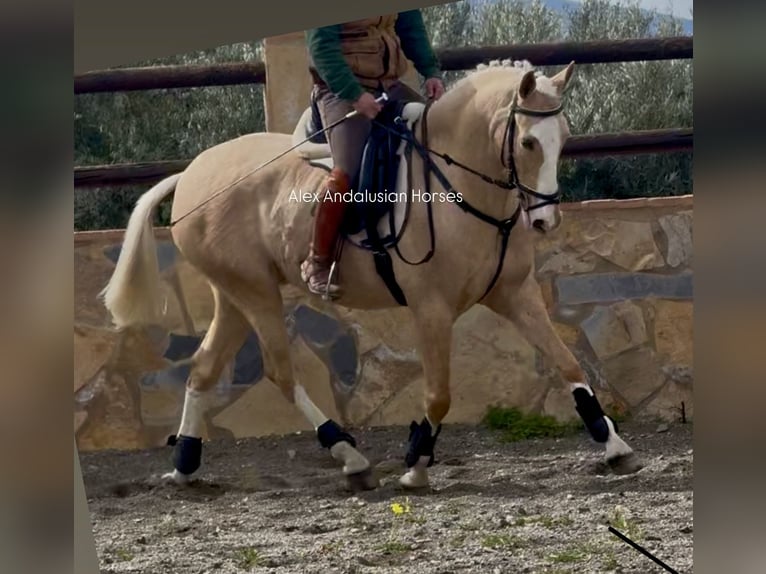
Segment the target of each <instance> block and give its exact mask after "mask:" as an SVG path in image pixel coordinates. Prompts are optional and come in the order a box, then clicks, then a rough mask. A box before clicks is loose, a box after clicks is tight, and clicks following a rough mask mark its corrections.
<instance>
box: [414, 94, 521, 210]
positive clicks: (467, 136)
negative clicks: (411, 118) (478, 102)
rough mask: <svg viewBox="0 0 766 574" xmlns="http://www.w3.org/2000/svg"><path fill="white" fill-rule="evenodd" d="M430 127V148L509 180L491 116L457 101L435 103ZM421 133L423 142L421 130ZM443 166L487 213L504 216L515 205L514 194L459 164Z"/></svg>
mask: <svg viewBox="0 0 766 574" xmlns="http://www.w3.org/2000/svg"><path fill="white" fill-rule="evenodd" d="M447 97H448V96H445V98H447ZM421 128H422V126H421ZM427 130H428V134H427V145H428V149H430V150H433V151H435V152H439V153H442V154H446V155H448V156H450V157H451V158H452V159H454V160H455V161H458V162H460V163H461V164H463V165H465V166H467V167H470V168H471V169H473V170H474V171H477V172H479V173H481V174H484V175H486V176H489V177H491V178H494V179H499V180H505V179H506V177H507V172H506V170H505V168H504V167H503V165H502V163H501V159H500V151H499V150H496V149H495V146H493V145H492V142H491V141H490V119H489V118H488V117H484V116H483V115H482V114H481V113H479V112H478V110H476V109H475V108H474V107H473V106H471V105H465V104H464V103H463V104H462V105H461V104H460V103H458V102H456V101H444V102H442V101H438V102H436V103H434V104H433V105H432V106H431V109H430V112H429V114H428V124H427ZM419 135H420V141H421V142H422V141H423V131H422V129H421V131H420V134H419ZM433 159H434V160H437V159H438V158H433ZM440 165H441V166H442V168H441V169H442V171H443V173H444V175H445V176H446V177H447V179H448V180H449V182H450V183H451V184H452V185H453V187H454V188H455V191H456V192H459V193H460V194H461V195H462V197H463V199H465V200H466V201H467V202H469V203H470V204H471V205H473V206H474V207H476V208H477V209H479V210H481V211H482V212H484V213H486V214H487V215H491V216H493V217H495V218H497V219H504V218H506V217H509V216H510V215H511V213H512V212H513V210H514V209H515V208H516V204H517V199H516V194H515V193H513V192H511V191H509V190H505V189H502V188H499V187H497V186H495V185H492V184H490V183H487V182H485V181H484V180H482V179H481V178H480V177H479V176H477V175H475V174H472V173H469V172H468V171H467V170H465V169H463V168H461V167H459V166H454V165H453V166H448V165H444V163H443V162H442V163H440ZM432 181H433V176H432ZM437 186H438V181H437ZM433 191H437V189H434V190H433ZM438 191H444V190H441V189H438Z"/></svg>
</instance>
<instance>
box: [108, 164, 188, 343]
mask: <svg viewBox="0 0 766 574" xmlns="http://www.w3.org/2000/svg"><path fill="white" fill-rule="evenodd" d="M180 178H181V174H180V173H178V174H175V175H171V176H170V177H168V178H165V179H163V180H162V181H161V182H159V183H158V184H157V185H155V186H154V187H153V188H151V189H150V190H149V191H147V192H146V193H145V194H143V195H142V196H141V197H140V198H139V199H138V201H137V202H136V207H135V208H134V209H133V213H131V214H130V220H129V221H128V227H127V229H126V230H125V237H124V239H123V242H122V250H121V251H120V257H119V259H118V260H117V265H116V267H115V269H114V273H113V274H112V277H111V278H110V279H109V283H107V285H106V287H104V290H103V291H101V293H100V294H99V296H100V297H101V298H102V299H103V301H104V305H105V306H106V308H107V310H108V311H109V312H110V313H111V315H112V321H113V322H114V325H115V326H116V327H118V328H122V327H129V326H132V325H149V324H156V323H158V322H159V319H160V317H161V316H162V307H163V305H162V301H161V299H160V294H161V292H160V268H159V262H158V261H157V247H156V242H155V240H154V231H153V226H152V217H153V216H154V210H155V208H156V207H157V205H159V203H160V202H161V201H162V200H163V199H165V197H167V196H168V195H170V193H171V192H173V190H175V187H176V184H177V183H178V180H179V179H180Z"/></svg>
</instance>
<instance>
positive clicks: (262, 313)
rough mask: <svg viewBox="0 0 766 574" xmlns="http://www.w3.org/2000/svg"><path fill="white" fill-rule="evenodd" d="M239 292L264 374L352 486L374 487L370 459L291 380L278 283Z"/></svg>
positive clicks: (288, 346) (292, 375) (298, 385)
mask: <svg viewBox="0 0 766 574" xmlns="http://www.w3.org/2000/svg"><path fill="white" fill-rule="evenodd" d="M242 293H243V296H242V297H240V298H238V305H239V307H240V309H241V310H242V313H243V314H244V315H245V316H246V317H247V319H248V321H249V322H250V324H251V325H252V326H253V328H254V329H255V331H256V332H257V333H258V335H259V339H260V342H261V346H262V348H263V354H264V371H265V374H266V376H267V377H268V378H270V379H271V380H272V381H273V382H274V383H275V384H276V385H277V386H278V387H279V389H280V391H282V395H283V396H284V397H285V398H286V399H287V400H288V401H289V402H290V403H292V404H294V405H296V406H297V407H298V409H299V410H300V411H301V413H302V414H303V415H304V416H305V417H306V419H307V420H308V421H309V422H310V423H311V425H312V426H313V427H314V430H315V431H316V433H317V438H318V440H319V443H320V445H321V446H322V447H324V448H327V449H328V450H329V451H330V454H331V455H332V457H333V458H334V459H335V460H337V461H338V462H340V463H341V464H342V465H343V474H344V475H345V476H346V477H347V479H348V481H349V483H350V485H351V486H352V487H353V488H354V489H369V488H374V487H376V486H377V484H376V481H375V480H374V478H373V476H372V472H371V469H370V463H369V461H368V460H367V459H366V458H365V457H364V456H362V454H361V453H360V452H359V451H358V450H357V449H356V441H355V440H354V437H353V436H351V435H350V434H348V433H347V432H346V431H344V430H343V429H342V428H341V427H340V426H339V425H338V423H336V422H335V421H333V420H332V419H330V418H329V417H328V416H327V415H325V414H324V413H323V412H322V410H321V409H320V408H319V407H318V406H317V405H316V404H315V403H314V402H313V401H312V400H311V397H309V395H308V393H307V392H306V389H305V388H304V387H303V385H301V384H300V383H299V382H298V383H296V381H295V378H294V371H293V367H292V360H291V358H290V340H289V336H288V333H287V327H286V326H285V320H284V316H283V302H282V296H281V293H280V291H279V288H278V286H277V285H276V284H274V285H269V286H265V287H261V288H259V289H258V291H257V292H255V291H253V288H252V286H251V287H250V288H249V289H248V290H247V291H245V290H242ZM245 293H246V294H245Z"/></svg>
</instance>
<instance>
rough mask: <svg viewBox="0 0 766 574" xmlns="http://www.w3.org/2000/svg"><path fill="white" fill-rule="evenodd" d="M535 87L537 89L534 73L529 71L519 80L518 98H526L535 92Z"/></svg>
mask: <svg viewBox="0 0 766 574" xmlns="http://www.w3.org/2000/svg"><path fill="white" fill-rule="evenodd" d="M535 87H537V80H536V79H535V72H534V71H532V70H530V71H529V72H527V73H526V74H524V76H523V77H522V78H521V83H520V84H519V96H520V97H521V99H524V98H526V97H527V96H529V94H531V93H532V92H534V91H535Z"/></svg>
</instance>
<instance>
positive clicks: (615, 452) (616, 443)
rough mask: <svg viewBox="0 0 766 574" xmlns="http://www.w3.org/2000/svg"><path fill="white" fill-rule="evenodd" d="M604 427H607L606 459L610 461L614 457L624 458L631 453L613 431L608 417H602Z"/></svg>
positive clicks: (612, 425) (630, 449) (631, 450)
mask: <svg viewBox="0 0 766 574" xmlns="http://www.w3.org/2000/svg"><path fill="white" fill-rule="evenodd" d="M604 420H605V421H606V426H607V427H609V438H607V439H606V458H607V460H611V459H613V458H615V457H619V456H625V455H628V454H630V453H632V452H633V449H632V448H630V447H629V446H628V444H627V443H626V442H625V441H624V440H622V439H621V438H620V436H619V435H618V434H617V431H616V430H614V424H613V423H612V421H611V420H610V419H609V417H606V416H605V417H604Z"/></svg>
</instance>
